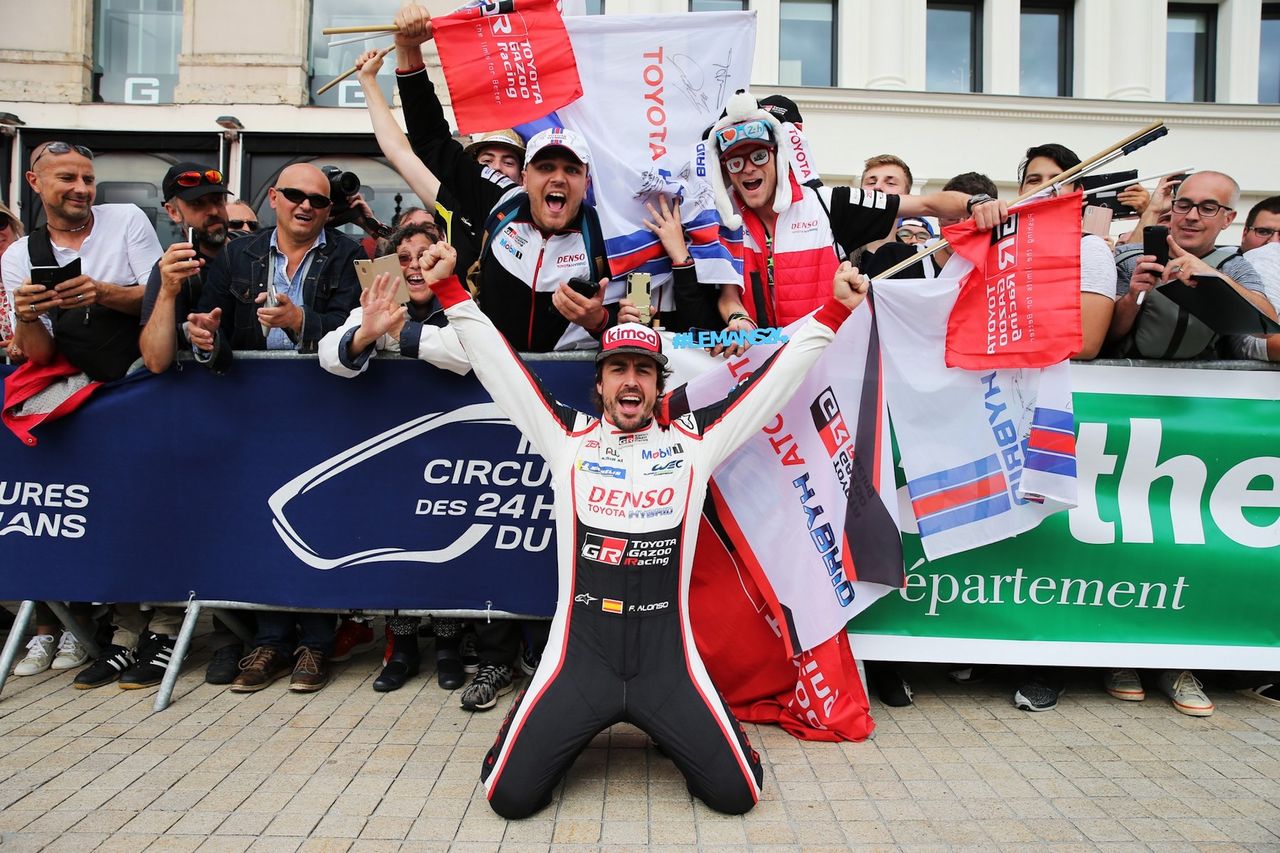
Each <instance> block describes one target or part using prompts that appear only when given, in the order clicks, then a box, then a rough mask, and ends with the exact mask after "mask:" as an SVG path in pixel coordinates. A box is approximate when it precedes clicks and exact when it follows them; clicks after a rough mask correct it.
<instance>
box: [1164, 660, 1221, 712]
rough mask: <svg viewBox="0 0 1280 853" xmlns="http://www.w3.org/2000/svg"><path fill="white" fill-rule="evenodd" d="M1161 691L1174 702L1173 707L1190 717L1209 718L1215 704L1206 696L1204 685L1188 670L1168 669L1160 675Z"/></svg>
mask: <svg viewBox="0 0 1280 853" xmlns="http://www.w3.org/2000/svg"><path fill="white" fill-rule="evenodd" d="M1160 689H1161V690H1163V691H1164V692H1165V695H1166V696H1168V697H1169V698H1170V699H1172V700H1173V707H1175V708H1177V709H1178V710H1179V711H1181V712H1182V713H1184V714H1186V715H1187V716H1190V717H1207V716H1209V715H1210V714H1212V713H1213V703H1212V702H1210V701H1209V697H1208V696H1206V695H1204V685H1202V684H1201V683H1200V680H1199V679H1197V678H1196V677H1195V676H1194V675H1192V674H1191V673H1190V672H1188V671H1187V670H1185V669H1184V670H1182V671H1181V672H1178V671H1176V670H1172V669H1166V670H1165V671H1164V672H1162V673H1160Z"/></svg>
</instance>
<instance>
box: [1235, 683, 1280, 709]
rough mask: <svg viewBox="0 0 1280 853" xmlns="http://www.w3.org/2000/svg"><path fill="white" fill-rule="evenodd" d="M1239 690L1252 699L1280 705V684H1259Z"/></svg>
mask: <svg viewBox="0 0 1280 853" xmlns="http://www.w3.org/2000/svg"><path fill="white" fill-rule="evenodd" d="M1239 692H1240V693H1242V694H1244V695H1245V696H1248V697H1249V698H1250V699H1257V700H1258V701H1259V702H1269V703H1271V704H1272V705H1280V684H1259V685H1258V686H1257V687H1250V688H1248V689H1246V690H1241V691H1239Z"/></svg>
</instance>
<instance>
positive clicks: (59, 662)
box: [53, 631, 89, 670]
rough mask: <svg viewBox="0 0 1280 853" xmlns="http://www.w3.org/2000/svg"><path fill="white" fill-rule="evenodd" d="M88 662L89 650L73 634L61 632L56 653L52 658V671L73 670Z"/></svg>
mask: <svg viewBox="0 0 1280 853" xmlns="http://www.w3.org/2000/svg"><path fill="white" fill-rule="evenodd" d="M88 660H89V650H88V649H86V648H85V647H84V646H83V645H82V644H81V642H80V641H79V640H77V639H76V635H75V634H73V633H71V632H70V631H63V632H62V636H61V637H59V638H58V653H57V654H56V655H54V656H53V669H56V670H63V669H75V668H76V667H78V666H84V665H85V662H86V661H88Z"/></svg>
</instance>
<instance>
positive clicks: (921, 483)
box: [875, 239, 1079, 560]
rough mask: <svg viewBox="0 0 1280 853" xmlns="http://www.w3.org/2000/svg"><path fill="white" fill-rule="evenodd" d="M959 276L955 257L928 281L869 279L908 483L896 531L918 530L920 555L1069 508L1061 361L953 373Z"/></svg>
mask: <svg viewBox="0 0 1280 853" xmlns="http://www.w3.org/2000/svg"><path fill="white" fill-rule="evenodd" d="M1076 242H1077V243H1078V242H1079V240H1078V239H1077V241H1076ZM969 271H970V265H969V263H968V262H967V261H965V259H964V258H962V257H959V256H956V257H953V258H952V259H951V261H950V262H949V263H948V264H947V266H946V268H945V269H944V270H943V271H942V273H941V275H940V276H939V277H938V278H934V279H917V280H910V279H883V280H879V281H877V282H876V283H875V298H876V308H877V309H878V315H877V319H878V320H879V330H880V336H881V341H882V343H883V346H882V352H883V354H884V368H885V370H884V375H885V396H886V398H887V400H888V404H889V413H890V417H891V418H892V420H893V432H894V437H895V438H896V439H897V442H898V449H899V452H900V453H901V456H902V467H903V470H904V471H905V473H906V481H907V482H906V486H905V487H904V489H903V493H902V495H901V498H900V501H899V502H900V504H901V505H902V506H903V507H905V508H906V509H904V510H903V511H902V520H903V521H904V522H905V523H906V524H905V526H904V528H903V529H904V530H906V531H909V532H918V533H919V534H920V541H921V544H922V546H923V548H924V553H925V556H926V557H928V558H929V559H930V560H936V559H939V558H941V557H945V556H947V555H949V554H955V553H957V552H960V551H967V550H969V549H971V548H978V547H981V546H983V545H986V544H989V543H991V542H996V541H999V540H1001V539H1007V538H1009V537H1010V536H1016V535H1018V534H1019V533H1023V532H1025V531H1027V530H1031V529H1033V528H1035V527H1036V526H1037V525H1039V524H1040V522H1041V521H1042V520H1044V519H1045V518H1046V517H1047V516H1049V515H1051V514H1052V513H1055V512H1059V511H1061V510H1064V509H1070V508H1071V507H1073V506H1075V505H1076V454H1075V419H1074V415H1073V413H1072V404H1071V383H1070V363H1069V362H1068V361H1066V360H1065V358H1064V359H1063V360H1061V361H1060V362H1059V363H1057V364H1053V365H1050V366H1048V367H1045V368H1032V367H1023V368H1004V369H996V368H987V369H981V370H963V369H961V368H957V367H948V366H947V365H946V363H945V361H944V356H943V350H944V348H945V346H946V344H945V341H944V337H945V334H946V333H945V330H946V324H947V318H948V316H952V317H954V316H955V310H956V309H955V308H954V306H955V304H956V302H957V294H958V293H962V291H963V287H964V285H962V284H961V282H962V281H963V280H965V276H966V275H968V273H969ZM1076 289H1077V290H1078V289H1079V287H1078V285H1077V286H1076ZM1037 299H1038V297H1037ZM940 416H942V417H944V419H943V420H940ZM912 521H914V527H915V530H914V531H912V530H911V527H912V525H911V522H912Z"/></svg>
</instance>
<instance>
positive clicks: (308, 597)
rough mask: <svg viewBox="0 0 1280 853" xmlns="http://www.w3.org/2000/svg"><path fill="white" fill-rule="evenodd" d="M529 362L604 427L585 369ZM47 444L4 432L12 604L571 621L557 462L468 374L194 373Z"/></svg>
mask: <svg viewBox="0 0 1280 853" xmlns="http://www.w3.org/2000/svg"><path fill="white" fill-rule="evenodd" d="M530 366H531V367H532V368H533V369H534V370H535V371H536V372H537V374H538V375H539V376H540V377H541V378H542V379H543V381H544V382H545V383H546V384H547V385H548V387H549V388H550V389H551V390H552V392H553V393H554V394H556V395H557V396H558V397H559V398H560V399H562V400H564V401H565V402H567V403H569V404H571V405H577V406H580V407H583V408H584V409H588V410H589V407H588V404H587V395H588V393H589V390H590V384H591V378H592V372H591V365H590V364H589V363H584V362H580V361H579V362H565V361H535V362H531V364H530ZM0 370H5V369H3V368H0ZM0 375H3V374H2V373H0ZM35 435H36V436H37V437H38V438H39V445H38V446H37V447H34V448H30V447H26V446H25V445H23V444H22V442H20V441H19V440H18V439H17V438H16V437H15V436H13V435H12V434H8V433H6V434H4V435H0V598H4V599H38V600H50V599H53V600H73V601H179V600H185V599H186V598H187V597H188V596H189V595H190V594H192V593H194V594H195V596H196V597H197V598H199V599H203V600H231V601H246V602H253V603H258V604H267V605H275V606H297V607H318V608H333V609H352V608H365V609H392V608H399V609H424V610H485V609H492V610H495V611H506V612H509V613H519V614H529V615H542V616H549V615H550V614H551V612H552V611H553V609H554V606H555V590H556V577H555V553H554V549H555V535H554V516H553V495H552V491H551V484H550V476H549V472H548V471H547V467H546V463H545V461H544V460H543V459H542V457H541V456H539V455H537V454H536V453H534V452H533V451H532V450H531V449H530V448H529V447H528V446H527V444H526V443H525V442H524V440H523V437H522V436H521V434H520V433H519V431H518V430H516V429H515V427H513V426H512V425H511V424H510V423H509V422H508V421H507V419H506V418H505V417H504V416H503V415H502V413H501V412H500V411H499V410H498V409H497V407H496V406H495V405H494V404H493V402H492V400H491V398H490V397H489V396H488V394H486V393H485V391H484V390H483V389H482V388H481V386H480V384H479V383H478V382H477V381H476V380H475V379H474V378H473V377H471V376H470V375H468V376H466V377H458V376H456V375H454V374H452V373H448V372H446V371H441V370H438V369H436V368H434V367H431V366H429V365H425V364H423V363H422V362H419V361H411V360H408V359H379V360H378V361H376V362H375V363H374V364H373V365H372V367H371V369H370V370H369V371H368V372H367V373H366V374H365V375H363V376H361V377H359V378H357V379H340V378H338V377H335V376H331V375H329V374H327V373H325V372H324V371H323V370H321V369H320V367H319V365H318V363H317V360H316V359H315V358H313V357H305V356H291V357H260V358H253V357H246V356H244V355H238V356H237V362H236V365H235V367H234V368H233V370H232V371H231V372H230V373H229V374H228V375H226V376H213V375H211V374H210V373H209V372H208V371H206V370H205V369H203V368H201V367H198V366H196V365H193V364H191V363H189V362H186V363H184V364H183V366H182V369H181V370H176V369H175V370H170V371H169V372H168V373H165V374H163V375H161V376H157V377H140V378H134V377H130V378H129V379H128V380H125V381H123V382H121V383H116V384H113V385H110V386H106V387H104V388H102V389H100V390H99V391H98V392H97V393H96V394H95V395H94V396H93V397H91V398H90V399H89V401H88V403H86V404H85V405H84V406H83V407H82V408H81V409H80V410H78V411H76V412H73V413H71V414H70V415H69V416H67V417H65V418H63V419H62V420H59V421H55V422H52V423H48V424H45V425H43V426H41V427H38V428H37V429H36V431H35Z"/></svg>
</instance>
